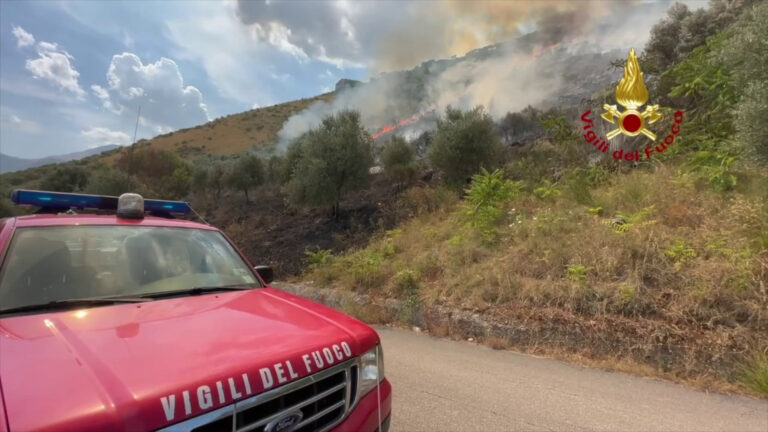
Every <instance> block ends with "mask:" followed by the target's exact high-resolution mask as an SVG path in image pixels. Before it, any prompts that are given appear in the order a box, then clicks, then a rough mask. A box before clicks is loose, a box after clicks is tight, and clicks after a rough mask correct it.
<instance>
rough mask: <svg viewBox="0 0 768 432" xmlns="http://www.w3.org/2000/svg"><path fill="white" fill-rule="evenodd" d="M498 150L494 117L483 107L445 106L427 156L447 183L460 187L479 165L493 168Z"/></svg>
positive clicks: (498, 142) (474, 172) (499, 144)
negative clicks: (468, 108)
mask: <svg viewBox="0 0 768 432" xmlns="http://www.w3.org/2000/svg"><path fill="white" fill-rule="evenodd" d="M500 151H501V140H500V138H499V135H498V134H497V132H496V129H495V126H494V122H493V119H491V116H490V115H488V113H487V112H486V111H485V110H484V109H483V108H482V107H476V108H474V109H472V110H470V111H466V112H465V111H461V110H458V109H454V108H451V107H448V108H446V110H445V115H444V116H443V117H442V118H441V119H440V120H438V122H437V131H436V133H435V136H434V140H433V142H432V146H431V148H430V152H429V159H430V161H431V162H432V164H433V165H434V166H435V167H436V168H438V169H440V170H441V171H442V172H443V176H444V179H445V182H446V183H447V184H449V185H451V186H454V187H461V186H463V185H465V184H466V183H467V181H468V180H469V179H470V178H471V177H472V176H473V175H474V174H476V173H477V172H479V171H480V168H486V169H489V168H492V167H493V166H494V165H495V164H496V163H497V161H498V157H499V154H500Z"/></svg>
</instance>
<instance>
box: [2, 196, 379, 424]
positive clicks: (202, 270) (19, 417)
mask: <svg viewBox="0 0 768 432" xmlns="http://www.w3.org/2000/svg"><path fill="white" fill-rule="evenodd" d="M13 200H14V202H15V203H16V204H20V205H30V206H36V207H38V208H39V209H38V210H37V213H36V214H33V215H29V216H20V217H13V218H6V219H2V220H0V258H1V259H2V267H0V419H1V420H0V431H10V432H31V431H49V432H65V431H72V432H83V431H109V432H114V431H194V432H209V431H257V432H297V431H302V432H303V431H329V430H333V431H371V432H373V431H387V430H388V429H389V422H390V411H391V401H392V388H391V386H390V384H389V382H388V381H387V379H386V378H384V366H383V358H382V350H381V344H380V340H379V336H378V335H377V334H376V332H375V331H374V330H373V329H371V328H370V327H368V326H367V325H365V324H363V323H361V322H360V321H357V320H356V319H353V318H351V317H348V316H346V315H344V314H342V313H340V312H337V311H334V310H332V309H329V308H327V307H325V306H322V305H319V304H316V303H313V302H311V301H308V300H306V299H303V298H300V297H297V296H294V295H291V294H287V293H285V292H282V291H280V290H277V289H275V288H271V287H270V286H269V285H268V284H269V283H270V282H271V281H272V270H271V269H270V268H268V267H264V266H259V267H253V266H251V264H249V263H248V260H247V259H246V258H245V257H244V256H243V254H242V253H241V252H240V251H239V250H238V249H237V247H235V246H234V244H233V243H232V242H231V241H230V240H229V239H228V238H227V237H226V236H225V235H224V233H222V232H221V231H219V230H218V229H216V228H214V227H212V226H209V225H207V224H204V223H197V222H192V221H188V220H184V219H180V218H178V215H185V214H190V213H191V212H192V209H191V208H190V207H189V205H188V204H187V203H184V202H178V201H160V200H144V199H143V198H142V197H141V196H139V195H136V194H124V195H122V196H120V197H119V198H117V197H106V196H93V195H82V194H65V193H55V192H40V191H27V190H17V191H14V193H13Z"/></svg>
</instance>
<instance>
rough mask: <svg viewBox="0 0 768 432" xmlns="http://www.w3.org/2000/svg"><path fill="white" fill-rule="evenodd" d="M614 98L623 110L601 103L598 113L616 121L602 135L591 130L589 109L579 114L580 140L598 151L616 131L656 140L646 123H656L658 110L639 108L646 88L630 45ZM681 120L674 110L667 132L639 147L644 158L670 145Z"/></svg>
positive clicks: (620, 154) (635, 156)
mask: <svg viewBox="0 0 768 432" xmlns="http://www.w3.org/2000/svg"><path fill="white" fill-rule="evenodd" d="M616 102H618V103H619V105H621V106H623V107H624V108H625V110H624V111H623V112H622V111H619V109H618V108H617V107H616V105H608V104H605V105H603V110H605V112H603V114H602V115H601V117H602V118H603V120H605V121H607V122H608V123H611V124H614V125H616V129H614V130H612V131H610V132H608V133H607V134H606V138H602V137H600V136H598V135H597V134H596V133H595V131H594V122H593V121H592V119H591V118H590V115H592V110H589V111H587V112H585V113H584V114H582V115H581V120H582V121H583V122H584V130H585V131H587V133H586V134H584V140H585V141H586V142H587V143H588V144H592V145H593V146H594V147H595V148H597V150H598V151H601V152H603V153H608V150H609V149H610V145H609V144H608V141H609V140H611V139H612V138H614V137H615V136H617V135H619V134H624V135H626V136H629V137H634V136H637V135H640V134H642V135H644V136H646V137H647V138H648V139H649V140H651V141H656V134H654V133H653V132H652V131H651V130H649V129H648V128H647V127H646V126H647V125H652V124H654V123H656V122H657V121H658V120H659V119H661V117H662V116H661V114H660V113H659V106H658V105H647V106H646V107H645V110H644V111H642V112H641V111H640V108H641V107H642V106H643V105H645V103H646V102H648V89H647V88H646V87H645V81H644V79H643V72H642V71H641V70H640V63H639V62H638V61H637V55H636V54H635V50H634V49H632V50H631V51H630V52H629V59H627V65H626V66H625V67H624V77H623V78H622V79H621V82H619V86H618V87H617V88H616ZM682 123H683V112H682V111H677V112H675V123H674V124H673V125H672V130H671V133H670V134H669V135H667V136H666V138H664V142H662V143H661V144H660V145H655V146H653V145H652V146H649V147H646V148H645V150H644V151H643V153H644V154H645V158H646V159H650V158H651V154H653V153H664V151H665V150H667V148H668V147H671V146H672V145H673V144H674V142H675V137H676V136H677V135H678V134H679V133H680V125H681V124H682ZM642 157H643V155H641V154H640V150H636V151H634V152H631V151H628V152H625V151H624V150H623V149H619V150H616V151H614V152H613V158H614V159H618V160H626V161H629V162H633V161H640V160H641V158H642Z"/></svg>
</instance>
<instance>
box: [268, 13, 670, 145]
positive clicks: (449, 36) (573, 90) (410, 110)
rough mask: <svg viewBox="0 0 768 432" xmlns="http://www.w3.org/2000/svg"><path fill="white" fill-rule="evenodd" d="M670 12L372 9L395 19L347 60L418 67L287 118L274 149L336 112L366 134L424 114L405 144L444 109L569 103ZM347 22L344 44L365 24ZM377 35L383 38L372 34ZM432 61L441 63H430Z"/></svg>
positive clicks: (497, 113)
mask: <svg viewBox="0 0 768 432" xmlns="http://www.w3.org/2000/svg"><path fill="white" fill-rule="evenodd" d="M405 5H407V6H405ZM668 5H669V3H668V2H656V3H647V2H636V1H625V2H618V1H617V2H613V1H588V0H585V1H578V0H562V1H554V0H553V1H473V2H463V1H425V2H418V3H404V2H395V3H392V4H390V6H391V8H390V9H389V10H386V8H385V9H382V10H379V11H378V13H381V14H384V15H381V18H380V19H381V20H382V21H386V19H385V18H383V17H385V16H386V14H385V13H388V14H390V15H391V14H397V16H398V19H397V20H394V21H393V22H391V23H389V24H386V23H385V24H382V25H379V26H373V25H372V26H371V27H369V30H370V31H369V32H368V39H365V38H358V39H356V40H357V41H358V42H359V43H363V44H367V45H368V48H367V49H368V50H370V52H372V53H373V54H374V55H373V57H372V58H370V59H364V58H355V60H359V61H363V62H366V63H367V64H369V65H370V66H371V69H372V70H374V71H396V70H401V69H404V68H408V67H413V66H414V65H417V64H418V66H416V67H415V68H413V69H411V70H409V71H407V72H379V73H378V75H376V76H374V77H373V78H371V79H370V80H369V82H368V83H366V84H364V85H361V86H358V87H354V88H347V89H344V90H342V91H339V92H337V94H336V95H335V99H334V100H333V102H331V103H325V102H319V103H316V104H314V105H312V106H310V107H309V108H308V109H306V110H305V111H303V112H301V113H299V114H297V115H294V116H293V117H291V118H290V119H289V120H288V121H287V122H286V123H285V124H284V126H283V129H282V130H281V131H280V133H279V146H278V149H280V150H282V149H284V148H286V146H287V145H288V144H289V143H290V142H291V141H292V140H293V139H295V138H297V137H299V136H301V135H302V134H303V133H305V132H307V131H308V130H309V129H311V128H314V127H316V126H318V125H319V124H320V122H321V120H322V119H323V118H324V117H326V116H328V115H331V114H333V113H335V112H338V111H339V110H342V109H354V110H358V111H360V113H361V119H362V122H363V124H364V126H365V127H366V128H367V129H368V130H369V131H370V132H371V133H374V132H376V131H378V130H380V129H381V128H384V127H387V126H388V125H394V124H397V123H398V122H401V121H402V120H403V119H407V118H409V117H411V116H413V115H414V114H427V115H425V116H424V117H423V119H422V121H417V122H413V123H411V124H409V125H408V126H406V127H403V128H400V129H398V130H397V133H399V134H405V135H408V136H413V135H415V134H418V133H420V132H421V131H423V130H426V129H429V128H431V127H433V126H434V117H435V113H438V114H439V113H442V112H443V111H444V109H445V107H447V106H448V105H451V106H454V107H458V108H461V109H469V108H472V107H473V106H476V105H483V106H484V107H485V108H486V109H487V110H488V111H489V113H490V114H491V115H492V116H493V117H494V118H500V117H502V116H503V115H505V114H506V113H507V112H510V111H511V112H514V111H519V110H521V109H523V108H525V107H526V106H528V105H533V106H540V107H541V106H546V105H553V104H558V103H562V102H563V101H564V100H569V101H571V102H576V103H577V102H578V98H580V97H588V96H590V95H591V93H592V92H594V91H597V90H599V89H601V88H603V87H604V86H605V85H607V84H608V83H610V82H611V81H615V80H617V79H618V78H619V77H618V76H617V75H616V71H615V70H611V69H610V67H609V62H610V61H611V60H615V59H617V58H624V57H625V56H626V53H627V52H628V50H629V49H630V48H632V47H634V48H637V49H641V48H642V46H643V45H644V43H645V41H646V39H647V37H648V31H649V29H650V28H651V26H652V25H653V23H655V22H656V21H657V20H658V19H659V18H660V17H661V16H662V15H663V14H664V12H665V10H666V7H667V6H668ZM628 19H631V21H628ZM346 21H347V23H348V24H349V25H350V26H351V27H350V28H353V29H358V30H360V31H350V32H348V33H347V36H349V37H352V36H350V35H359V34H360V33H361V31H362V29H360V28H359V27H357V25H358V24H360V23H361V22H363V21H364V19H363V18H361V17H360V16H359V15H355V14H354V13H352V14H350V15H348V17H347V19H346ZM628 23H631V25H630V24H628ZM382 28H385V29H386V31H383V32H382V34H380V35H378V36H376V37H374V36H372V35H375V34H376V32H377V31H380V30H381V29H382ZM377 29H378V30H377ZM313 41H314V42H313V43H314V44H315V45H317V44H319V43H320V42H318V40H317V39H313ZM361 41H363V42H361ZM299 42H300V41H298V40H297V41H296V43H299ZM494 43H496V44H495V45H491V44H494ZM359 47H360V45H359V44H358V48H359ZM480 47H484V48H480ZM315 48H317V47H316V46H315ZM334 55H338V56H340V57H343V56H344V55H351V52H347V53H346V54H345V53H342V52H340V51H339V52H336V53H335V54H334ZM457 55H460V56H462V57H457ZM436 58H444V59H445V60H429V59H436ZM419 63H420V64H419Z"/></svg>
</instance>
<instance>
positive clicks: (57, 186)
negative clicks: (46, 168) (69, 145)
mask: <svg viewBox="0 0 768 432" xmlns="http://www.w3.org/2000/svg"><path fill="white" fill-rule="evenodd" d="M88 174H89V173H88V170H86V169H85V168H82V167H79V166H75V165H71V164H65V165H59V166H57V167H56V168H55V169H54V170H53V172H51V173H50V174H48V175H47V176H45V177H44V178H43V180H42V181H41V182H40V189H42V190H47V191H57V192H76V191H81V190H83V188H85V185H86V184H87V183H88Z"/></svg>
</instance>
